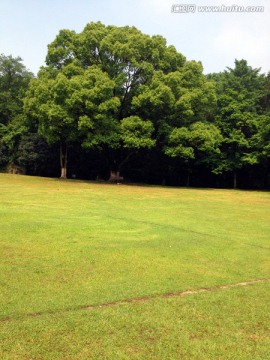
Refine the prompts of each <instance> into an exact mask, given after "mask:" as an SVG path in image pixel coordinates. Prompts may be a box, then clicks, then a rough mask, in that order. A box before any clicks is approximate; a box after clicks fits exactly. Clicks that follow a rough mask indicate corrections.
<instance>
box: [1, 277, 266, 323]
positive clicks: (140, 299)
mask: <svg viewBox="0 0 270 360" xmlns="http://www.w3.org/2000/svg"><path fill="white" fill-rule="evenodd" d="M268 281H270V278H266V279H259V280H252V281H244V282H240V283H236V284H228V285H220V286H213V287H209V288H201V289H198V290H185V291H181V292H171V293H166V294H159V295H153V296H151V295H150V296H144V297H138V298H134V299H124V300H118V301H113V302H110V303H104V304H97V305H84V306H78V307H70V308H65V309H57V310H54V311H42V312H34V313H27V314H23V315H19V316H18V317H4V318H2V319H0V322H8V321H12V320H14V321H15V320H21V319H25V318H31V317H37V316H42V315H55V314H62V313H66V312H71V311H79V310H92V309H102V308H107V307H113V306H120V305H125V304H136V303H140V302H141V303H144V302H147V301H151V300H155V299H167V298H172V297H183V296H186V295H194V294H200V293H203V292H214V291H218V290H225V289H230V288H235V287H240V286H249V285H254V284H259V283H265V282H268Z"/></svg>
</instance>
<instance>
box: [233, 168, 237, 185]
mask: <svg viewBox="0 0 270 360" xmlns="http://www.w3.org/2000/svg"><path fill="white" fill-rule="evenodd" d="M233 188H234V189H237V172H236V170H234V172H233Z"/></svg>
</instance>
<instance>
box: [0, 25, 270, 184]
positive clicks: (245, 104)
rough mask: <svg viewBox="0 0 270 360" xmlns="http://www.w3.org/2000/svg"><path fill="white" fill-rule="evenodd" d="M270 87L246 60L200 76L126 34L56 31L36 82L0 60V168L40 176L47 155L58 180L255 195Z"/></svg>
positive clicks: (265, 170) (268, 137) (160, 41)
mask: <svg viewBox="0 0 270 360" xmlns="http://www.w3.org/2000/svg"><path fill="white" fill-rule="evenodd" d="M269 79H270V75H269V74H268V75H265V74H261V72H260V69H253V68H252V67H251V66H249V65H248V63H247V61H246V60H235V66H234V68H227V69H226V70H225V71H223V72H220V73H217V74H208V75H204V73H203V66H202V64H201V62H199V61H194V60H192V61H188V60H187V59H186V58H185V56H184V55H182V54H181V53H179V52H178V51H177V50H176V49H175V47H174V46H172V45H167V42H166V39H164V38H163V37H162V36H160V35H154V36H149V35H147V34H143V33H142V32H141V31H140V30H138V29H136V28H135V27H130V26H124V27H117V26H112V25H110V26H105V25H104V24H102V23H101V22H96V23H94V22H92V23H89V24H87V25H86V26H85V28H84V29H83V31H82V32H80V33H76V32H75V31H72V30H68V29H63V30H60V32H59V33H58V35H57V36H56V38H55V39H54V40H53V41H52V42H51V43H50V44H49V45H48V53H47V56H46V66H43V67H41V68H40V71H39V73H38V75H37V77H36V78H34V77H33V74H31V73H30V72H29V71H28V70H27V69H26V68H25V67H24V65H23V64H22V59H20V58H13V57H12V56H5V55H1V57H0V126H1V127H0V166H1V167H3V166H6V165H7V164H8V163H14V164H18V165H23V166H25V167H26V169H27V171H28V172H30V173H33V174H40V173H41V174H43V173H45V174H46V157H47V156H48V159H49V158H50V163H52V162H51V157H50V156H52V155H53V154H54V155H53V156H56V153H55V151H56V146H57V147H58V149H59V150H58V151H60V167H61V172H60V176H61V177H62V178H66V177H67V176H73V175H72V174H73V173H74V172H75V173H78V174H77V175H76V176H78V177H86V178H87V177H89V178H93V176H94V177H100V176H101V177H103V178H105V179H108V178H109V173H110V172H112V171H114V173H115V172H117V173H119V172H121V173H123V174H124V175H125V177H130V179H131V180H133V179H135V181H136V180H139V181H147V182H148V181H150V182H154V183H155V182H162V183H168V184H181V185H198V186H201V184H203V185H205V186H215V184H218V183H219V184H220V183H222V184H223V186H231V185H233V186H234V187H237V186H238V185H239V184H240V186H255V187H256V186H259V187H265V186H268V185H267V184H269V183H270V181H269V182H268V178H269V180H270V176H269V175H268V174H269V158H270V145H269V141H270V100H269V99H270V85H269V84H270V80H269ZM50 149H51V151H50ZM49 154H50V155H49ZM91 164H92V165H91ZM47 166H48V169H49V168H50V166H49V164H48V162H47ZM51 171H52V169H51V168H50V171H49V170H48V174H51ZM53 171H54V170H53ZM74 176H75V175H74ZM149 179H150V180H149ZM151 179H152V180H151ZM182 179H186V180H182ZM245 179H249V180H245Z"/></svg>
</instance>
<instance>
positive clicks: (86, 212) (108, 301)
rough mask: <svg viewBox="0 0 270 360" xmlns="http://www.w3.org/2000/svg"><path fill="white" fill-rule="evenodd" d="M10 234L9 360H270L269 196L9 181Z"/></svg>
mask: <svg viewBox="0 0 270 360" xmlns="http://www.w3.org/2000/svg"><path fill="white" fill-rule="evenodd" d="M0 236H1V238H0V358H1V359H113V360H114V359H250V360H254V359H263V360H264V359H270V313H269V303H270V193H269V192H247V191H230V190H213V189H179V188H178V189H177V188H166V187H163V188H160V187H150V186H146V187H143V186H125V185H120V186H117V185H107V184H97V183H91V182H81V181H72V180H68V181H63V180H58V179H45V178H37V177H26V176H15V175H7V174H0ZM257 280H260V282H256V281H257ZM244 282H251V284H247V286H240V285H239V286H228V287H226V286H227V285H236V284H238V283H244ZM242 285H244V284H242ZM200 289H207V291H200ZM187 291H190V293H185V294H183V292H187ZM196 291H197V292H196Z"/></svg>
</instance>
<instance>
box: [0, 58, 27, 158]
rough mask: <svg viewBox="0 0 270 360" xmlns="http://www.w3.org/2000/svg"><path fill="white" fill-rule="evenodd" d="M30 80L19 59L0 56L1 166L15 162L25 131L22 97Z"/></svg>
mask: <svg viewBox="0 0 270 360" xmlns="http://www.w3.org/2000/svg"><path fill="white" fill-rule="evenodd" d="M32 78H33V74H32V73H31V72H29V71H28V70H27V69H26V67H25V66H24V65H23V63H22V59H21V58H20V57H17V58H13V57H12V56H11V55H9V56H6V55H4V54H1V55H0V142H1V144H2V145H1V148H2V154H5V155H2V156H1V155H0V157H1V160H0V162H2V164H3V165H4V164H7V163H8V162H10V163H14V162H16V157H17V149H18V145H19V141H20V138H21V136H22V134H24V133H25V132H26V131H27V128H26V126H25V124H24V120H25V118H24V114H23V97H24V96H25V93H26V90H27V88H28V84H29V82H30V80H31V79H32Z"/></svg>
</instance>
